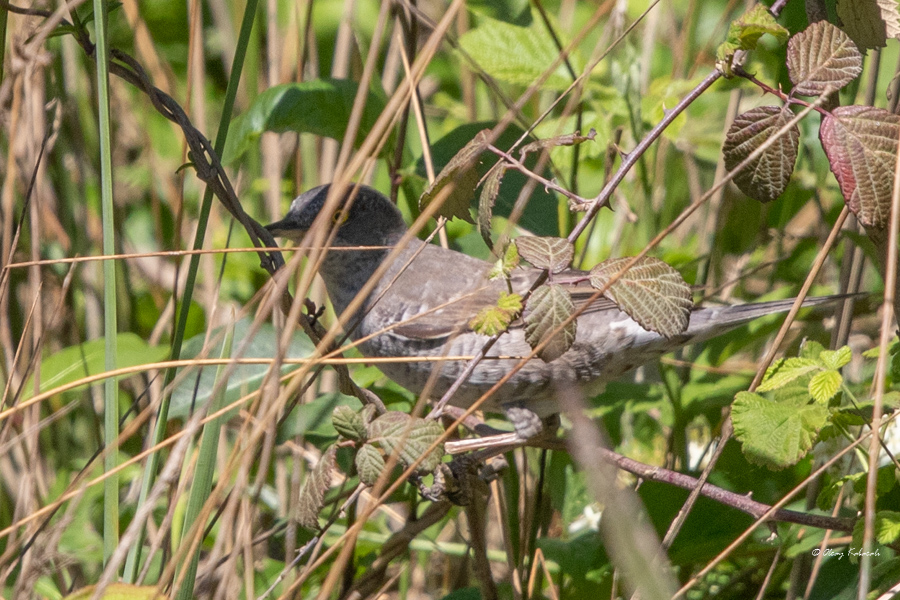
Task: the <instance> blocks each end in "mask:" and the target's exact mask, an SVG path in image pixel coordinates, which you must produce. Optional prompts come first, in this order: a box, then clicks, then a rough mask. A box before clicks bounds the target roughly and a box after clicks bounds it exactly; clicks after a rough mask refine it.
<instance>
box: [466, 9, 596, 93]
mask: <svg viewBox="0 0 900 600" xmlns="http://www.w3.org/2000/svg"><path fill="white" fill-rule="evenodd" d="M479 21H480V22H479V24H478V26H477V27H475V28H474V29H472V30H470V31H468V32H467V33H466V34H464V35H463V36H462V37H461V38H460V39H459V45H460V47H461V48H462V49H463V51H465V52H466V53H467V54H468V55H469V56H471V57H472V59H473V60H474V61H475V62H476V63H478V66H479V67H480V68H482V69H484V71H485V72H486V73H487V74H488V75H490V76H491V77H493V78H494V79H498V80H500V81H505V82H507V83H513V84H520V85H530V84H532V83H534V82H535V81H536V80H537V79H538V78H539V77H541V76H542V75H543V74H544V72H545V71H547V69H549V68H550V67H551V66H552V65H553V64H556V68H555V70H554V71H553V72H551V73H550V75H549V77H547V78H546V79H545V80H544V82H543V85H542V88H544V89H550V90H554V89H555V90H563V89H565V88H566V87H568V86H569V84H571V83H572V75H571V74H570V73H569V71H568V69H567V68H566V65H565V64H564V63H562V62H561V61H558V60H557V59H558V58H559V48H557V46H556V43H555V42H554V41H553V38H552V37H551V36H550V34H549V33H548V31H547V28H546V27H545V26H544V25H542V24H541V23H540V21H539V20H538V19H535V20H534V21H532V23H531V26H529V27H520V26H518V25H513V24H512V23H506V22H503V21H497V20H494V19H491V18H487V17H482V18H481V19H479ZM556 31H557V32H558V33H559V32H561V31H564V30H563V29H561V28H558V29H556ZM563 44H564V45H565V42H563ZM570 61H572V62H575V63H576V64H575V71H576V72H580V71H579V66H578V64H577V63H578V61H577V58H576V57H575V56H572V57H570Z"/></svg>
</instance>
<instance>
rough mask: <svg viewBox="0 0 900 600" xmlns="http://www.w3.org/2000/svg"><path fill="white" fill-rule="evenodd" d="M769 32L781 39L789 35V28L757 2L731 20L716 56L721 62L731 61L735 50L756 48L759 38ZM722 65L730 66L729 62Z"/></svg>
mask: <svg viewBox="0 0 900 600" xmlns="http://www.w3.org/2000/svg"><path fill="white" fill-rule="evenodd" d="M767 33H768V34H770V35H773V36H775V38H776V39H778V40H779V41H782V40H785V39H787V36H788V30H787V29H785V28H784V27H782V26H781V25H779V24H778V23H777V22H776V21H775V17H773V16H772V15H771V14H770V13H769V11H768V9H767V8H766V7H765V6H763V5H762V4H756V5H754V6H753V7H752V8H751V9H750V10H748V11H747V12H746V13H744V14H743V15H741V17H740V18H738V19H735V20H734V21H732V22H731V25H730V26H729V27H728V35H727V36H726V38H725V41H724V42H722V43H721V44H720V45H719V47H718V48H717V49H716V58H717V59H718V60H719V62H720V63H730V62H731V58H732V57H733V56H734V53H735V52H737V51H738V50H753V49H755V48H756V44H757V43H758V42H759V38H761V37H762V36H763V35H765V34H767ZM721 66H723V67H726V68H727V67H728V65H727V64H722V65H721Z"/></svg>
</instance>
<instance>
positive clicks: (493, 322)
mask: <svg viewBox="0 0 900 600" xmlns="http://www.w3.org/2000/svg"><path fill="white" fill-rule="evenodd" d="M521 312H522V297H521V296H520V295H519V294H507V293H503V294H500V298H499V299H498V300H497V304H496V305H495V306H487V307H485V308H483V309H481V311H480V312H479V313H478V314H477V315H475V317H474V318H473V319H472V320H471V321H470V322H469V327H471V328H472V331H474V332H475V333H480V334H482V335H488V336H493V335H497V334H498V333H501V332H503V331H506V330H507V328H509V324H510V323H512V322H513V320H515V318H516V317H518V316H519V313H521Z"/></svg>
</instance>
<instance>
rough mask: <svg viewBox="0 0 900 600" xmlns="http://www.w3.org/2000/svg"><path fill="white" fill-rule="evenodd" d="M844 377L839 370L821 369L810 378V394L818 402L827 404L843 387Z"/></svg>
mask: <svg viewBox="0 0 900 600" xmlns="http://www.w3.org/2000/svg"><path fill="white" fill-rule="evenodd" d="M843 381H844V378H843V377H841V374H840V373H839V372H837V371H831V370H828V371H821V372H819V373H816V374H815V375H813V376H812V379H810V380H809V394H810V395H811V396H812V397H813V399H815V401H816V402H819V403H821V404H827V403H828V401H829V400H831V399H832V398H834V395H835V394H837V393H838V390H839V389H841V383H842V382H843Z"/></svg>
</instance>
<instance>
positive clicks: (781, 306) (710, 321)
mask: <svg viewBox="0 0 900 600" xmlns="http://www.w3.org/2000/svg"><path fill="white" fill-rule="evenodd" d="M859 296H861V295H860V294H835V295H833V296H818V297H815V298H807V299H806V300H804V301H803V307H804V308H807V307H812V306H822V305H825V304H833V303H835V302H839V301H841V300H846V299H848V298H854V297H859ZM793 305H794V298H789V299H787V300H774V301H771V302H757V303H752V304H736V305H732V306H705V307H703V308H699V309H697V310H695V311H693V312H692V313H691V322H690V325H688V328H687V331H685V332H684V334H683V335H686V336H689V337H690V339H691V341H690V343H692V344H693V343H696V342H702V341H704V340H708V339H710V338H712V337H715V336H717V335H721V334H723V333H725V332H726V331H728V330H729V329H734V328H735V327H739V326H741V325H743V324H744V323H748V322H750V321H752V320H753V319H758V318H759V317H763V316H765V315H771V314H775V313H782V312H787V311H789V310H790V308H791V306H793Z"/></svg>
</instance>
